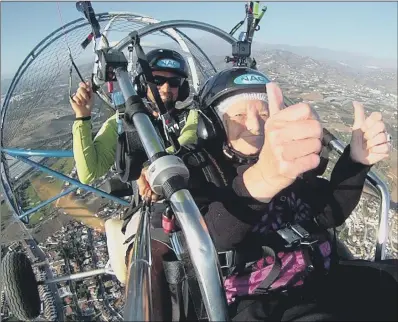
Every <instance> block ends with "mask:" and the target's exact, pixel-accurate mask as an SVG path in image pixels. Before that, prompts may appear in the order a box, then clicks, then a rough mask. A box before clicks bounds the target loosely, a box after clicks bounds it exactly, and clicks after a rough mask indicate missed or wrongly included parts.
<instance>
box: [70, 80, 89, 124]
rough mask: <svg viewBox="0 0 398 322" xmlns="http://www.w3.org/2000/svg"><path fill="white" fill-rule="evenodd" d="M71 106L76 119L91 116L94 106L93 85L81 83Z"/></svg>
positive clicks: (71, 100)
mask: <svg viewBox="0 0 398 322" xmlns="http://www.w3.org/2000/svg"><path fill="white" fill-rule="evenodd" d="M70 104H71V105H72V109H73V111H74V112H75V115H76V117H87V116H90V115H91V109H92V104H93V90H92V88H91V83H90V82H86V83H79V88H78V89H77V91H76V93H75V94H74V95H73V96H72V98H70Z"/></svg>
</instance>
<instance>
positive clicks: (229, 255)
mask: <svg viewBox="0 0 398 322" xmlns="http://www.w3.org/2000/svg"><path fill="white" fill-rule="evenodd" d="M218 261H219V262H220V266H221V268H231V267H233V266H235V251H233V250H228V251H225V252H218Z"/></svg>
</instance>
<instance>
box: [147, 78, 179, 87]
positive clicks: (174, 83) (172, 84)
mask: <svg viewBox="0 0 398 322" xmlns="http://www.w3.org/2000/svg"><path fill="white" fill-rule="evenodd" d="M153 81H154V83H155V85H157V86H162V85H163V84H164V83H169V85H170V87H180V86H181V85H182V82H183V81H184V79H183V78H181V77H164V76H159V75H154V76H153Z"/></svg>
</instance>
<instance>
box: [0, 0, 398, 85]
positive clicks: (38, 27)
mask: <svg viewBox="0 0 398 322" xmlns="http://www.w3.org/2000/svg"><path fill="white" fill-rule="evenodd" d="M261 4H262V5H264V4H265V5H267V6H268V10H267V12H266V14H265V16H264V18H263V20H262V21H261V23H260V25H261V30H260V31H259V32H258V33H256V35H255V40H257V41H262V42H265V43H270V44H288V45H293V46H316V47H321V48H328V49H332V50H339V51H346V52H351V53H359V54H362V55H366V56H372V57H376V58H392V59H397V38H398V36H397V29H398V26H397V15H398V13H397V9H398V8H397V6H398V4H397V2H262V3H261ZM0 5H1V75H2V78H3V77H7V78H8V77H10V76H12V75H13V74H14V73H15V72H16V70H17V68H18V67H19V65H20V64H21V63H22V61H23V60H24V59H25V57H26V56H27V54H28V53H29V52H30V51H31V50H32V49H33V48H34V47H35V46H36V45H37V44H38V43H39V42H40V41H41V40H42V39H43V38H44V37H46V36H47V35H48V34H49V33H51V32H52V31H54V30H55V29H58V28H59V27H61V26H62V25H63V24H65V23H67V22H70V21H72V20H75V19H78V18H81V17H82V14H81V13H80V12H78V11H77V10H76V7H75V2H58V5H59V8H60V12H61V17H60V15H59V12H58V6H57V2H55V1H54V2H4V1H2V2H1V4H0ZM92 5H93V8H94V10H95V12H96V13H101V12H108V11H129V12H134V13H142V14H145V15H149V16H152V17H154V18H156V19H159V20H175V19H188V20H199V21H202V22H206V23H210V24H212V25H214V26H217V27H219V28H221V29H223V30H225V31H227V32H229V31H230V29H231V28H232V27H233V26H234V25H235V24H236V23H238V22H239V21H240V20H242V18H243V17H244V2H187V1H185V2H96V1H92Z"/></svg>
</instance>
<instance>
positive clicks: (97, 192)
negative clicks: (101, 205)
mask: <svg viewBox="0 0 398 322" xmlns="http://www.w3.org/2000/svg"><path fill="white" fill-rule="evenodd" d="M14 157H15V158H17V159H18V160H21V161H23V162H25V163H27V164H29V165H31V166H32V167H35V168H37V169H39V170H41V171H43V172H45V173H48V174H50V175H53V176H54V177H56V178H58V179H61V180H64V181H67V182H69V183H71V184H73V185H75V186H77V187H79V188H81V189H84V190H87V191H90V192H93V193H96V194H97V195H100V196H101V197H105V198H108V199H110V200H113V201H116V202H118V203H120V204H122V205H124V206H129V205H130V203H129V202H127V201H126V200H123V199H120V198H118V197H115V196H112V195H110V194H108V193H106V192H103V191H101V190H99V189H97V188H93V187H91V186H87V185H85V184H83V183H81V182H80V181H78V180H75V179H72V178H69V177H68V176H66V175H64V174H62V173H59V172H56V171H54V170H52V169H50V168H47V167H46V166H44V165H41V164H39V163H36V162H34V161H32V160H29V159H27V158H25V157H21V156H18V155H15V156H14Z"/></svg>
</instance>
